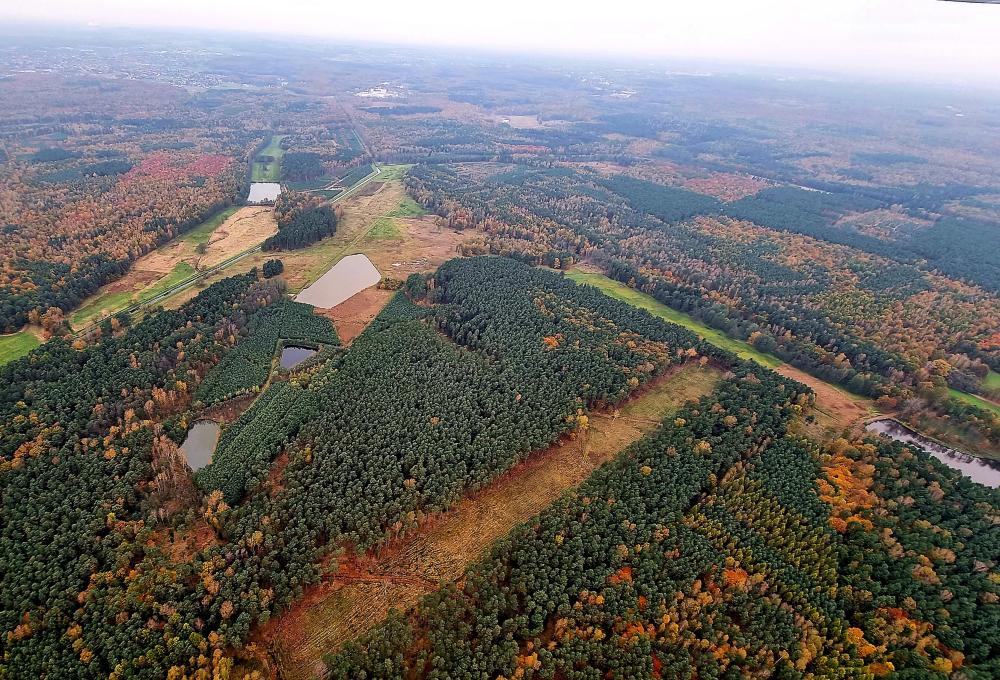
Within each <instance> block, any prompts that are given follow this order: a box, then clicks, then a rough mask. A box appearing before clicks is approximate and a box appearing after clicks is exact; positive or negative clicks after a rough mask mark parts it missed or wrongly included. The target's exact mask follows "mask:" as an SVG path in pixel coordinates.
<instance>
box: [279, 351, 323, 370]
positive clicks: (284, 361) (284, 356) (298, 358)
mask: <svg viewBox="0 0 1000 680" xmlns="http://www.w3.org/2000/svg"><path fill="white" fill-rule="evenodd" d="M315 353H316V350H314V349H310V348H309V347H295V346H293V345H289V346H287V347H284V348H282V350H281V359H280V361H281V367H282V368H292V367H294V366H298V365H299V364H301V363H302V362H303V361H305V360H306V359H308V358H309V357H311V356H312V355H313V354H315Z"/></svg>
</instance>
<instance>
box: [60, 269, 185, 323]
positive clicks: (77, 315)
mask: <svg viewBox="0 0 1000 680" xmlns="http://www.w3.org/2000/svg"><path fill="white" fill-rule="evenodd" d="M194 273H195V271H194V267H192V266H191V265H189V264H188V263H187V262H178V263H177V265H176V266H175V267H174V268H173V271H171V272H170V273H169V274H167V275H166V276H163V277H161V278H159V279H157V280H156V281H155V282H154V283H153V284H152V285H150V286H148V287H146V288H143V289H142V290H141V291H135V290H121V291H116V292H113V293H112V292H108V293H105V294H104V295H101V296H99V297H96V298H94V299H93V300H91V301H90V302H89V303H87V305H86V306H84V307H81V308H80V309H78V310H76V311H75V312H74V313H73V315H72V316H71V317H70V324H72V326H73V327H74V328H80V327H82V326H86V325H87V324H90V323H93V322H94V321H96V320H98V319H100V318H101V317H102V316H104V314H103V312H104V311H105V310H107V312H108V314H114V313H115V312H118V311H121V310H122V309H125V308H126V307H128V306H129V305H131V304H133V303H134V302H145V301H146V300H151V299H153V298H154V297H156V296H157V295H159V294H160V293H162V292H163V291H165V290H166V289H167V288H169V287H171V286H173V285H176V284H178V283H180V282H181V281H183V280H184V279H186V278H188V277H190V276H193V275H194Z"/></svg>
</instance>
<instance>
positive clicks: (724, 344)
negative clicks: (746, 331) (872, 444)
mask: <svg viewBox="0 0 1000 680" xmlns="http://www.w3.org/2000/svg"><path fill="white" fill-rule="evenodd" d="M566 276H567V277H568V278H570V279H572V280H573V281H576V282H577V283H588V284H590V285H592V286H596V287H597V288H599V289H600V290H602V291H603V292H604V293H605V294H606V295H608V296H610V297H613V298H616V299H618V300H622V301H624V302H628V303H629V304H631V305H634V306H636V307H640V308H642V309H645V310H646V311H648V312H650V313H651V314H654V315H655V316H658V317H660V318H661V319H664V320H666V321H670V322H672V323H676V324H678V325H680V326H684V327H685V328H687V329H689V330H692V331H694V332H695V333H697V334H698V335H700V336H702V337H703V338H705V339H706V340H708V342H710V343H712V344H713V345H715V346H717V347H721V348H723V349H727V350H729V351H730V352H734V353H735V354H737V355H739V356H740V357H741V358H743V359H753V360H754V361H757V362H758V363H760V364H763V365H764V366H767V367H768V368H773V369H774V370H776V371H777V372H778V373H780V374H782V375H783V376H785V377H788V378H792V379H793V380H798V381H799V382H800V383H802V384H804V385H808V386H809V387H811V388H812V390H813V391H814V392H815V393H816V405H815V407H814V408H813V409H812V415H813V416H814V417H815V423H810V424H808V425H807V424H805V423H802V427H803V428H804V429H806V430H807V431H808V432H809V433H810V434H811V435H812V436H818V437H819V438H824V437H829V436H831V435H832V436H833V437H837V436H840V434H841V433H842V432H843V431H844V430H847V429H850V428H852V427H854V426H856V425H857V424H858V423H860V422H861V421H863V420H864V419H865V418H869V417H871V416H873V415H875V414H876V411H875V408H874V404H873V402H872V401H871V400H870V399H865V398H864V397H860V396H857V395H854V394H851V393H850V392H848V391H846V390H844V389H842V388H840V387H837V386H836V385H831V384H830V383H828V382H825V381H823V380H820V379H819V378H815V377H813V376H811V375H809V374H808V373H806V372H804V371H801V370H799V369H797V368H795V367H794V366H791V365H789V364H786V363H784V362H782V361H781V359H779V358H778V357H775V356H772V355H770V354H764V353H763V352H760V351H759V350H757V349H756V348H754V347H753V346H752V345H750V344H748V343H745V342H742V341H740V340H736V339H735V338H731V337H729V336H728V335H726V334H725V333H723V332H722V331H718V330H715V329H714V328H710V327H708V326H706V325H705V324H703V323H702V322H700V321H698V320H697V319H695V318H693V317H691V316H688V315H687V314H684V313H682V312H678V311H677V310H675V309H671V308H670V307H668V306H666V305H664V304H663V303H661V302H658V301H657V300H654V299H653V298H652V297H650V296H649V295H646V294H645V293H643V292H640V291H638V290H635V289H634V288H629V287H628V286H626V285H625V284H623V283H619V282H618V281H615V280H613V279H610V278H608V277H607V276H605V275H604V274H600V273H597V272H591V271H584V270H581V269H572V270H570V271H569V272H567V273H566Z"/></svg>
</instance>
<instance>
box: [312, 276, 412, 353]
mask: <svg viewBox="0 0 1000 680" xmlns="http://www.w3.org/2000/svg"><path fill="white" fill-rule="evenodd" d="M394 294H395V293H394V291H391V290H382V289H380V288H374V287H372V288H366V289H364V290H363V291H361V292H360V293H358V294H357V295H354V296H353V297H350V298H348V299H347V300H344V301H343V302H341V303H340V304H339V305H337V306H336V307H334V308H333V309H319V308H317V309H316V312H317V313H318V314H321V315H322V316H325V317H326V318H328V319H329V320H330V321H332V322H333V326H334V328H336V329H337V335H339V336H340V342H341V343H343V344H344V345H345V346H346V345H350V344H351V341H352V340H354V338H356V337H358V336H359V335H361V331H363V330H364V329H365V328H367V327H368V324H370V323H371V322H372V319H374V318H375V317H376V316H378V313H379V312H381V311H382V308H383V307H385V305H386V304H387V303H388V302H389V300H390V299H391V298H392V296H393V295H394Z"/></svg>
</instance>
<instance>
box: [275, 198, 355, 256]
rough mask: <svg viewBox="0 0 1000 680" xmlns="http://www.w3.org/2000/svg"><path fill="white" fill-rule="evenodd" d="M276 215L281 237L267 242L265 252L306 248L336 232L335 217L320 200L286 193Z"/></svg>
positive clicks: (322, 200) (276, 208)
mask: <svg viewBox="0 0 1000 680" xmlns="http://www.w3.org/2000/svg"><path fill="white" fill-rule="evenodd" d="M274 214H275V217H276V218H277V221H278V233H277V234H275V235H274V236H270V237H268V238H267V239H266V240H265V241H264V243H263V244H262V246H261V247H262V248H263V249H264V250H265V251H272V250H295V249H297V248H305V247H306V246H308V245H311V244H313V243H315V242H316V241H319V240H322V239H324V238H326V237H327V236H333V234H334V233H336V231H337V215H336V213H335V212H334V210H333V208H332V207H331V206H329V205H327V204H326V203H325V200H324V199H323V198H321V197H319V196H313V195H310V194H307V193H304V192H295V191H285V192H283V193H282V194H281V195H280V196H278V200H276V201H275V203H274Z"/></svg>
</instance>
